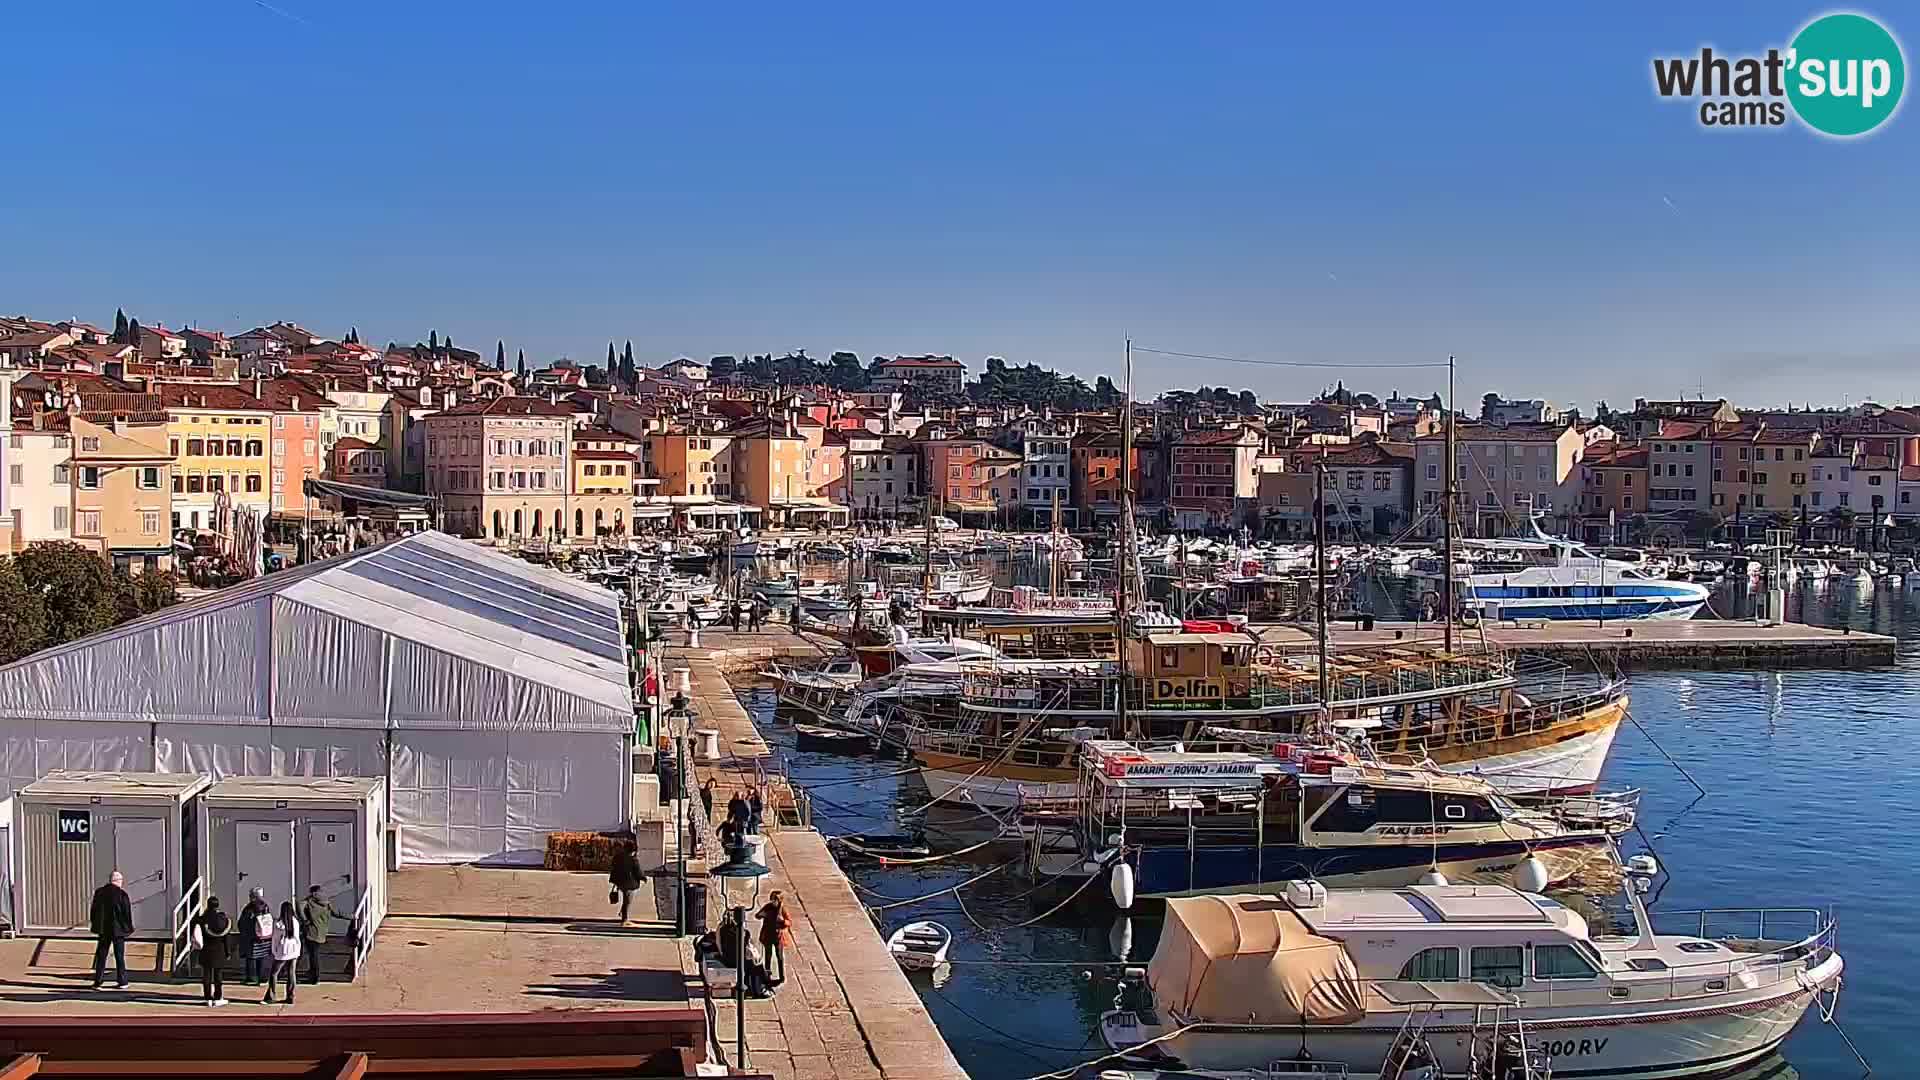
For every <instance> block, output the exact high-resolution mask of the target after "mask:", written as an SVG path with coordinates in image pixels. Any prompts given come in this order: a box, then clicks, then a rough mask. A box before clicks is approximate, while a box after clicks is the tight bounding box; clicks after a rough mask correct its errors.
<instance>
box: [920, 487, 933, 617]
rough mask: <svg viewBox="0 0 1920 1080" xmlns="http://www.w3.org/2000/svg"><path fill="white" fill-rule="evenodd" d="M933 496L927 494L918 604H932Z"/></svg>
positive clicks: (926, 606)
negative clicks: (923, 561)
mask: <svg viewBox="0 0 1920 1080" xmlns="http://www.w3.org/2000/svg"><path fill="white" fill-rule="evenodd" d="M933 508H934V502H933V496H932V494H931V493H929V494H928V496H927V515H926V516H927V559H926V566H925V567H924V568H923V569H922V570H921V572H920V606H921V608H923V609H924V608H929V607H932V606H933Z"/></svg>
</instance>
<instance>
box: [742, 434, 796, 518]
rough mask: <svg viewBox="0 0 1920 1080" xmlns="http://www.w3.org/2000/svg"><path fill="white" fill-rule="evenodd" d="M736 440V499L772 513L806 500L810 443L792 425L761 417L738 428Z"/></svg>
mask: <svg viewBox="0 0 1920 1080" xmlns="http://www.w3.org/2000/svg"><path fill="white" fill-rule="evenodd" d="M733 437H734V444H735V450H734V455H733V458H734V463H735V468H736V470H737V472H738V473H739V476H738V485H737V486H738V490H737V491H736V492H735V497H736V498H738V499H739V500H740V501H741V502H746V503H751V504H753V505H754V506H758V507H761V508H763V509H766V510H769V511H771V510H775V509H779V508H783V507H785V506H786V505H787V504H789V503H794V504H800V503H804V502H805V501H806V499H807V441H806V439H805V438H804V437H802V436H801V435H800V433H799V432H798V431H796V430H794V428H793V426H792V425H791V424H787V423H783V422H780V421H776V420H772V419H769V418H765V417H759V418H755V419H752V420H748V421H746V422H744V423H742V424H739V425H737V426H736V427H735V428H734V429H733ZM769 520H770V521H772V517H771V516H770V517H769Z"/></svg>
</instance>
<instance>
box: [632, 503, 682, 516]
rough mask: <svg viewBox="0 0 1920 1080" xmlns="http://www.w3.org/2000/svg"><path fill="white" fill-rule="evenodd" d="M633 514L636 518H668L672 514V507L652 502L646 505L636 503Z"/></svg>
mask: <svg viewBox="0 0 1920 1080" xmlns="http://www.w3.org/2000/svg"><path fill="white" fill-rule="evenodd" d="M633 516H634V517H636V518H669V517H672V516H673V507H671V506H658V505H652V504H649V505H646V506H639V505H636V506H635V507H634V508H633Z"/></svg>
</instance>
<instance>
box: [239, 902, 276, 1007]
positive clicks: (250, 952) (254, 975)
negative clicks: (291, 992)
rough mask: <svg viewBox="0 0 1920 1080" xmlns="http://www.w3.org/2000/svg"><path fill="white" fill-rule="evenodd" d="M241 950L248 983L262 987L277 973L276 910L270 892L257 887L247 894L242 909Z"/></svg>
mask: <svg viewBox="0 0 1920 1080" xmlns="http://www.w3.org/2000/svg"><path fill="white" fill-rule="evenodd" d="M239 921H240V926H239V931H240V948H242V949H244V950H246V951H245V952H243V953H242V954H241V959H242V961H243V962H244V963H245V972H246V983H247V985H248V986H258V985H260V984H261V983H263V982H265V981H267V976H268V974H269V973H270V972H271V971H272V970H273V969H272V968H271V967H270V966H269V965H270V964H271V963H272V960H273V909H272V908H270V907H268V906H267V894H266V890H264V889H261V888H259V887H257V886H256V887H255V888H254V889H253V890H252V891H250V892H249V893H248V894H247V906H246V907H243V908H241V909H240V920H239Z"/></svg>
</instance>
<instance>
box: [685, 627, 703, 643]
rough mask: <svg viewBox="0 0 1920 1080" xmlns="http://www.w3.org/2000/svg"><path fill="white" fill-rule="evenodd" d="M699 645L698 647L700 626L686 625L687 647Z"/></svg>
mask: <svg viewBox="0 0 1920 1080" xmlns="http://www.w3.org/2000/svg"><path fill="white" fill-rule="evenodd" d="M699 647H700V628H699V627H698V626H689V627H687V648H689V649H697V648H699Z"/></svg>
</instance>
